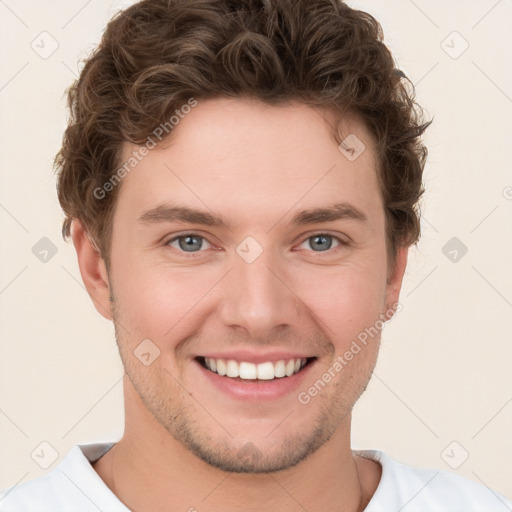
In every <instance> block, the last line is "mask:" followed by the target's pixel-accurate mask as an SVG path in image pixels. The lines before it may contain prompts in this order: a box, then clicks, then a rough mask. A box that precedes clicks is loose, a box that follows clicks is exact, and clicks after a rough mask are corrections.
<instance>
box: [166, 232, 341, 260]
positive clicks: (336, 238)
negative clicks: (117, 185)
mask: <svg viewBox="0 0 512 512" xmlns="http://www.w3.org/2000/svg"><path fill="white" fill-rule="evenodd" d="M187 236H195V237H198V238H201V239H202V240H205V241H206V242H207V243H209V244H211V245H213V244H212V243H211V242H209V241H208V239H207V238H206V237H204V236H203V235H201V234H199V233H195V232H194V231H190V232H186V233H183V234H182V235H178V236H175V237H173V238H171V239H170V240H168V241H167V242H165V244H164V245H166V246H169V247H170V244H171V243H172V242H175V241H177V240H179V239H180V238H186V237H187ZM316 236H327V237H329V238H332V239H334V240H335V241H336V242H338V244H339V245H338V246H336V247H334V248H330V249H327V250H325V251H308V252H313V253H316V254H319V255H321V254H323V253H327V254H332V253H333V252H334V251H336V250H337V249H340V248H342V247H346V246H348V245H349V243H348V242H347V241H346V240H343V239H341V238H340V237H337V236H336V235H332V234H330V233H325V232H322V231H321V232H318V233H313V234H312V235H309V236H307V237H306V238H304V239H303V240H302V242H300V245H302V244H303V243H304V242H307V241H308V240H309V239H310V238H314V237H316ZM172 249H175V250H176V251H178V252H179V253H181V254H186V255H187V257H191V258H194V257H197V256H198V255H199V254H200V253H202V252H204V250H199V251H192V252H187V251H182V250H181V249H176V248H175V247H172Z"/></svg>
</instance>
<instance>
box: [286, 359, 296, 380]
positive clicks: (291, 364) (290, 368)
mask: <svg viewBox="0 0 512 512" xmlns="http://www.w3.org/2000/svg"><path fill="white" fill-rule="evenodd" d="M294 372H295V361H294V360H293V359H290V360H289V361H288V362H287V363H286V369H285V374H286V376H287V377H290V375H293V373H294Z"/></svg>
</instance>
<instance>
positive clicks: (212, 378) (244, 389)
mask: <svg viewBox="0 0 512 512" xmlns="http://www.w3.org/2000/svg"><path fill="white" fill-rule="evenodd" d="M194 363H195V364H196V365H197V367H198V368H199V370H200V372H201V374H202V375H204V377H205V378H206V379H207V380H208V382H209V383H211V384H212V385H213V386H215V387H216V388H217V389H218V390H220V391H222V392H223V393H225V394H227V395H228V396H230V397H232V398H235V399H238V400H245V401H255V402H261V401H271V400H278V399H279V398H283V397H285V396H287V395H289V394H291V393H293V392H294V391H297V389H298V388H299V387H300V385H301V383H302V382H303V380H304V379H305V378H306V376H307V375H308V374H309V372H310V371H311V368H312V367H313V366H314V365H315V364H316V359H315V360H313V361H310V362H309V363H308V364H307V365H306V366H305V367H304V368H303V369H302V370H301V371H300V372H298V373H294V374H293V375H292V376H291V377H279V378H275V379H273V380H236V379H232V378H230V377H222V376H220V375H219V374H218V373H214V372H212V371H210V370H207V369H206V368H204V366H203V365H202V364H201V363H200V362H199V361H194Z"/></svg>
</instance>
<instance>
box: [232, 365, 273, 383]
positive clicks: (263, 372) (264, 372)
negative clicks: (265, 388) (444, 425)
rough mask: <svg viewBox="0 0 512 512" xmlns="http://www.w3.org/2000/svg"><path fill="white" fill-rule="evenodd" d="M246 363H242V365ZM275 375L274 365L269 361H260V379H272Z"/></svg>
mask: <svg viewBox="0 0 512 512" xmlns="http://www.w3.org/2000/svg"><path fill="white" fill-rule="evenodd" d="M243 364H244V363H240V366H242V365H243ZM274 377H275V370H274V365H273V364H272V363H271V362H270V361H268V362H267V363H260V364H259V365H258V379H260V380H272V379H273V378H274Z"/></svg>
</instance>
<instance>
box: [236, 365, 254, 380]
mask: <svg viewBox="0 0 512 512" xmlns="http://www.w3.org/2000/svg"><path fill="white" fill-rule="evenodd" d="M239 368H240V378H241V379H255V378H256V377H257V375H258V370H257V368H256V365H255V364H252V363H246V362H241V363H240V364H239Z"/></svg>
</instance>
